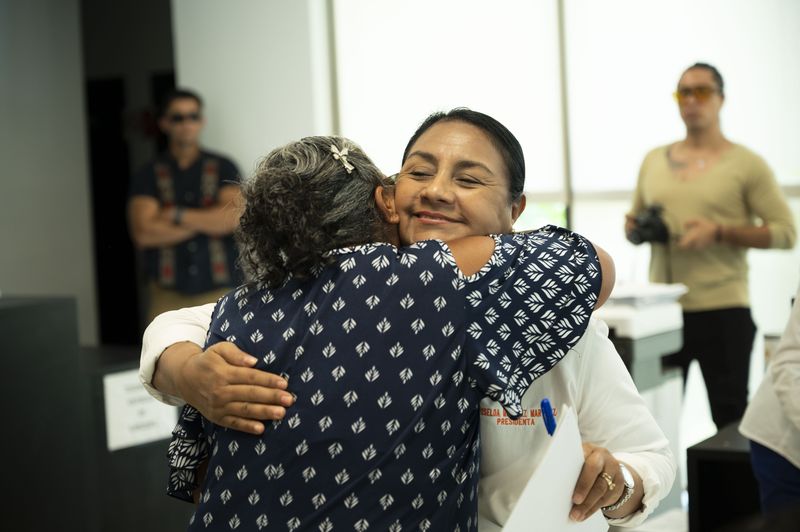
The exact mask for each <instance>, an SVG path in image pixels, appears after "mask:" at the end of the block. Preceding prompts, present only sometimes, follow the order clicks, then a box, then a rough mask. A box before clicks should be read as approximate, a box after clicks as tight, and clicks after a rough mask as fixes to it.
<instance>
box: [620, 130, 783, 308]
mask: <svg viewBox="0 0 800 532" xmlns="http://www.w3.org/2000/svg"><path fill="white" fill-rule="evenodd" d="M668 149H669V145H667V146H661V147H659V148H656V149H654V150H652V151H651V152H650V153H648V154H647V156H646V157H645V159H644V162H643V163H642V167H641V170H640V172H639V181H638V184H637V187H636V193H635V196H634V202H633V208H632V209H631V214H633V215H636V214H637V213H639V212H641V211H642V210H643V209H644V208H645V207H647V206H649V205H653V204H660V205H662V206H663V207H664V210H663V215H662V216H663V218H664V221H665V223H666V225H667V227H668V228H669V231H670V235H671V238H670V241H669V242H668V243H667V244H653V245H652V254H651V259H650V279H651V280H652V281H653V282H660V283H683V284H685V285H686V286H687V287H688V288H689V291H688V293H686V294H685V295H684V296H683V297H682V298H681V300H680V302H681V305H682V306H683V309H684V310H685V311H699V310H715V309H722V308H732V307H747V306H749V304H750V298H749V294H748V285H747V271H748V269H747V248H743V247H740V246H734V245H729V244H725V243H719V244H713V245H711V246H709V247H708V248H706V249H703V250H682V249H679V248H678V247H677V245H676V244H677V240H678V238H679V237H680V236H681V234H682V232H683V226H684V223H685V222H686V221H688V220H689V219H691V218H695V217H704V218H707V219H709V220H711V221H713V222H716V223H719V224H723V225H725V226H749V225H754V224H756V223H759V222H760V223H763V224H764V225H766V227H768V228H769V232H770V238H771V243H770V247H773V248H791V247H792V246H794V243H795V239H796V229H795V225H794V220H793V218H792V214H791V211H790V210H789V205H788V204H787V202H786V199H785V198H784V196H783V194H782V193H781V190H780V187H779V186H778V184H777V182H776V181H775V177H774V176H773V174H772V171H771V170H770V169H769V167H768V166H767V164H766V163H765V162H764V160H763V159H762V158H761V157H759V156H758V155H756V154H755V153H753V152H752V151H750V150H749V149H747V148H745V147H744V146H741V145H739V144H734V145H732V146H731V147H730V148H729V149H728V150H726V151H725V152H724V153H723V154H722V155H721V157H720V159H719V161H717V163H716V164H714V165H713V166H711V167H710V168H709V169H708V170H707V171H706V172H704V173H703V174H701V175H698V176H697V177H695V178H694V179H691V180H686V181H682V180H680V179H678V178H677V177H676V175H675V173H674V172H673V170H672V169H671V168H670V166H669V160H668V156H667V152H668Z"/></svg>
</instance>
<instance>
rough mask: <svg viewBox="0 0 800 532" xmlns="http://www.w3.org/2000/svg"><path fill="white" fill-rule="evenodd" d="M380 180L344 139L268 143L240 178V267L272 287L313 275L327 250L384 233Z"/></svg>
mask: <svg viewBox="0 0 800 532" xmlns="http://www.w3.org/2000/svg"><path fill="white" fill-rule="evenodd" d="M334 150H335V152H336V153H337V156H336V157H335V156H334ZM345 150H346V155H345V156H344V157H341V156H340V155H339V154H341V155H344V153H345ZM337 157H338V158H337ZM348 167H349V168H348ZM378 186H391V183H390V181H389V180H388V179H387V178H386V177H385V176H384V175H383V173H382V172H381V171H380V170H379V169H378V167H376V166H375V164H374V163H373V162H372V161H371V160H370V159H369V157H367V155H366V154H365V153H364V151H363V150H362V149H361V148H360V147H359V146H358V145H357V144H356V143H355V142H353V141H351V140H349V139H347V138H344V137H331V136H316V137H305V138H303V139H301V140H299V141H296V142H291V143H289V144H287V145H285V146H282V147H280V148H277V149H275V150H272V151H271V152H270V153H269V154H268V155H267V156H266V157H264V158H263V159H262V160H261V161H260V162H259V164H258V166H257V168H256V171H255V174H254V175H253V177H252V178H250V179H248V180H247V181H245V182H244V183H243V185H242V193H243V196H244V201H245V205H244V211H243V213H242V216H241V219H240V222H239V229H238V230H237V232H236V238H237V240H238V242H239V245H240V257H239V262H240V265H241V266H242V269H243V270H244V271H245V272H246V273H247V274H248V277H249V278H250V279H251V282H254V283H256V284H258V285H266V286H269V287H276V286H280V285H281V284H283V283H284V282H286V280H288V279H289V278H290V277H294V278H297V279H306V278H309V277H312V276H314V274H315V272H317V271H318V270H319V269H320V268H321V267H323V266H325V265H326V264H329V263H331V262H333V258H331V257H330V256H328V255H327V253H326V252H327V251H329V250H331V249H335V248H339V247H347V246H354V245H358V244H364V243H367V242H372V241H375V240H380V239H382V238H384V237H385V235H386V231H385V225H384V222H383V217H382V215H381V212H380V211H379V209H378V207H377V206H376V205H375V201H374V196H373V194H374V191H375V188H376V187H378Z"/></svg>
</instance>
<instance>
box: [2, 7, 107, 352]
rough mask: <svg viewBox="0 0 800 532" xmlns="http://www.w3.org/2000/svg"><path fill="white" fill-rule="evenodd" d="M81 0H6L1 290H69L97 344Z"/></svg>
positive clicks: (90, 340)
mask: <svg viewBox="0 0 800 532" xmlns="http://www.w3.org/2000/svg"><path fill="white" fill-rule="evenodd" d="M79 26H80V24H79V6H78V0H33V1H31V0H6V1H3V2H0V80H2V82H0V291H2V293H3V294H4V295H43V296H45V295H46V296H51V295H69V296H75V297H76V298H77V302H78V317H79V321H80V324H79V332H80V341H81V343H83V344H90V345H91V344H96V343H97V310H96V300H95V286H94V266H93V264H94V261H93V253H92V237H91V235H92V232H91V226H90V220H91V216H90V214H91V213H90V212H89V205H90V202H89V180H88V169H87V148H86V127H85V119H84V94H83V78H82V68H81V53H80V50H81V47H80V29H79Z"/></svg>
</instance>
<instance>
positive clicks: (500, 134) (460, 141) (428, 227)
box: [395, 109, 525, 242]
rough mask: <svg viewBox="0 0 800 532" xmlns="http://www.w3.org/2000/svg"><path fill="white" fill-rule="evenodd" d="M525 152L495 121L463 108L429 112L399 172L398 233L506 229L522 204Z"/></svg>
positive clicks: (409, 236) (430, 235)
mask: <svg viewBox="0 0 800 532" xmlns="http://www.w3.org/2000/svg"><path fill="white" fill-rule="evenodd" d="M524 182H525V159H524V157H523V155H522V148H521V146H520V145H519V142H518V141H517V139H516V138H514V136H513V135H512V134H511V133H510V132H509V131H508V130H507V129H506V128H505V126H503V125H502V124H500V123H499V122H497V121H496V120H495V119H493V118H492V117H490V116H488V115H485V114H483V113H478V112H475V111H471V110H469V109H453V110H452V111H450V112H448V113H435V114H433V115H431V116H429V117H428V119H427V120H425V122H423V123H422V125H421V126H420V127H419V128H418V129H417V131H416V133H414V135H413V136H412V137H411V140H409V142H408V145H407V146H406V150H405V153H404V154H403V166H402V169H401V170H400V173H399V174H398V176H397V187H396V190H395V197H396V201H397V205H398V209H399V210H400V212H399V214H400V233H401V235H403V238H404V239H406V240H407V241H409V242H416V241H418V240H425V239H434V238H438V239H442V240H447V239H451V238H458V237H460V236H466V235H487V234H491V233H507V232H510V231H511V228H512V225H513V223H514V222H515V221H516V220H517V218H518V217H519V215H520V214H521V213H522V211H523V210H524V209H525V196H523V195H522V190H523V186H524Z"/></svg>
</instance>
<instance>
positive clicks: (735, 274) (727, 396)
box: [625, 63, 796, 429]
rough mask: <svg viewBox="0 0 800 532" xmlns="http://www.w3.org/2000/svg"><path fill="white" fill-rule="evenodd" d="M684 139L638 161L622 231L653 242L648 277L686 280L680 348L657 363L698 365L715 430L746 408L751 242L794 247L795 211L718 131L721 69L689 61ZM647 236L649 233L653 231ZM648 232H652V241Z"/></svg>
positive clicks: (681, 89) (763, 167)
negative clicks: (654, 222) (655, 217)
mask: <svg viewBox="0 0 800 532" xmlns="http://www.w3.org/2000/svg"><path fill="white" fill-rule="evenodd" d="M675 99H676V100H677V102H678V108H679V110H680V114H681V118H682V119H683V122H684V124H686V138H684V139H683V140H680V141H677V142H674V143H672V144H668V145H666V146H661V147H658V148H656V149H654V150H652V151H651V152H650V153H648V154H647V156H646V157H645V159H644V162H643V163H642V167H641V169H640V171H639V181H638V184H637V187H636V192H635V195H634V200H633V207H632V209H631V211H630V212H629V213H628V214H627V215H626V222H625V232H626V235H627V236H628V239H629V240H630V241H631V242H633V243H635V244H638V243H641V242H642V241H650V242H651V245H652V247H651V258H650V279H651V281H653V282H659V283H683V284H684V285H686V286H687V288H688V292H687V293H686V294H685V295H684V296H683V297H682V298H681V300H680V303H681V306H682V307H683V321H684V325H683V348H682V349H681V351H679V352H678V353H675V354H672V355H668V356H667V357H664V359H663V363H664V364H665V365H669V366H678V367H680V368H681V369H682V370H683V377H684V382H685V379H686V375H687V372H688V368H689V364H690V362H691V361H692V360H694V359H696V360H697V361H698V362H699V363H700V369H701V370H702V372H703V377H704V379H705V383H706V388H707V390H708V398H709V403H710V405H711V415H712V418H713V420H714V423H715V424H716V426H717V428H718V429H721V428H722V427H724V426H725V425H728V424H729V423H731V422H733V421H736V420H738V419H739V418H741V417H742V414H743V413H744V410H745V407H746V406H747V381H748V376H749V369H750V352H751V351H752V348H753V339H754V337H755V331H756V326H755V324H754V323H753V319H752V317H751V314H750V302H749V294H748V284H747V259H746V253H747V249H748V248H784V249H789V248H792V247H793V246H794V243H795V238H796V230H795V227H794V221H793V218H792V214H791V212H790V211H789V206H788V204H787V203H786V199H785V198H784V197H783V195H782V193H781V190H780V187H779V186H778V184H777V182H776V181H775V178H774V176H773V174H772V171H771V170H770V169H769V167H768V166H767V164H766V163H765V162H764V160H763V159H762V158H761V157H759V156H758V155H756V154H755V153H753V152H752V151H750V150H749V149H747V148H745V147H744V146H742V145H740V144H735V143H733V142H731V141H729V140H728V139H726V138H725V136H724V135H723V134H722V130H721V129H720V119H719V113H720V109H721V108H722V105H723V103H724V102H725V91H724V84H723V81H722V76H721V75H720V73H719V71H718V70H717V69H716V68H714V67H713V66H711V65H709V64H706V63H695V64H694V65H692V66H690V67H689V68H688V69H686V71H684V73H683V75H682V76H681V78H680V81H679V82H678V88H677V91H676V92H675ZM648 212H649V213H653V212H656V213H660V217H661V219H662V221H663V223H664V225H666V228H667V232H665V233H661V236H659V237H656V236H655V234H656V232H655V231H648V230H647V228H648V227H649V225H648V224H647V223H646V222H647V220H646V217H645V219H643V217H642V214H643V213H648ZM651 233H652V234H651ZM650 237H652V238H650Z"/></svg>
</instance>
